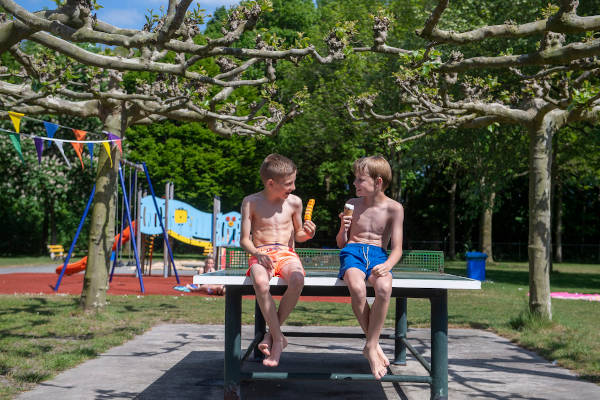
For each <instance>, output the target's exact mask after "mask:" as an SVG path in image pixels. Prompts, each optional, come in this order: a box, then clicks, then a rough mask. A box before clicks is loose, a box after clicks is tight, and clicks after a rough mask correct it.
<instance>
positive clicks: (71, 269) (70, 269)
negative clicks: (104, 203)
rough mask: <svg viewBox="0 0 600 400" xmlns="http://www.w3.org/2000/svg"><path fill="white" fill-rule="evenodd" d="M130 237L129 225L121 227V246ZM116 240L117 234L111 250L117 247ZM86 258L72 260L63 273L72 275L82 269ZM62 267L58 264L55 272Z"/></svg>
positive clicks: (85, 263) (117, 238)
mask: <svg viewBox="0 0 600 400" xmlns="http://www.w3.org/2000/svg"><path fill="white" fill-rule="evenodd" d="M133 229H134V230H135V222H133ZM130 238H131V232H130V231H129V227H127V228H125V229H123V232H122V236H121V246H123V245H124V244H125V243H127V242H128V241H129V239H130ZM118 241H119V235H117V236H115V240H114V243H113V247H112V251H115V250H116V249H117V242H118ZM87 259H88V258H87V256H85V257H83V258H82V259H81V260H79V261H76V262H73V263H71V264H67V268H66V269H65V275H73V274H76V273H78V272H81V271H83V270H84V269H85V267H86V265H87ZM62 269H63V266H62V265H59V266H58V267H56V273H57V274H60V271H62Z"/></svg>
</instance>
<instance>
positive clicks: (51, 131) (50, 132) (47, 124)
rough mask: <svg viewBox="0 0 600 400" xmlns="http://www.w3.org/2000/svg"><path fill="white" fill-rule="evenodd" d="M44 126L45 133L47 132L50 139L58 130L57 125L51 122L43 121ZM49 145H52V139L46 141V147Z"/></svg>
mask: <svg viewBox="0 0 600 400" xmlns="http://www.w3.org/2000/svg"><path fill="white" fill-rule="evenodd" d="M44 126H45V127H46V133H47V134H48V137H49V138H50V139H52V138H53V137H54V134H55V133H56V131H57V130H58V125H56V124H53V123H52V122H46V121H44ZM50 146H52V141H48V146H47V147H48V148H50Z"/></svg>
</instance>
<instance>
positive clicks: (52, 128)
mask: <svg viewBox="0 0 600 400" xmlns="http://www.w3.org/2000/svg"><path fill="white" fill-rule="evenodd" d="M8 116H9V117H10V120H11V121H12V124H13V127H14V128H15V130H14V131H10V130H7V129H2V128H0V131H2V132H7V133H8V134H9V136H10V141H11V142H12V144H13V146H14V148H15V150H16V151H17V153H18V154H19V158H20V159H21V162H23V164H25V159H24V158H23V151H22V150H21V137H25V138H30V139H33V142H34V144H35V149H36V152H37V157H38V163H40V164H41V162H42V153H43V151H44V142H48V143H47V146H46V148H50V146H51V145H52V143H54V144H55V145H56V147H57V148H58V151H59V152H60V154H61V155H62V157H63V159H64V160H65V162H66V163H67V165H68V166H69V167H70V166H71V163H70V162H69V159H68V158H67V156H66V155H65V151H64V148H63V145H64V144H65V143H70V144H71V146H72V147H73V149H74V150H75V153H76V154H77V157H78V158H79V161H80V162H81V168H82V169H83V168H84V165H83V158H82V153H83V148H84V147H83V145H84V144H87V148H88V151H89V153H90V164H93V158H94V145H95V144H102V147H103V148H104V150H105V151H106V154H108V158H109V160H110V165H111V167H112V165H113V161H112V156H111V154H110V149H111V145H115V144H116V145H117V147H118V148H119V151H120V152H121V155H122V154H123V146H122V143H121V142H122V140H123V139H122V138H120V137H119V136H117V135H115V134H113V133H110V132H107V131H103V132H102V133H103V134H104V135H105V136H106V137H107V138H106V139H104V140H86V137H87V135H88V134H89V133H92V134H94V133H93V132H87V131H84V130H81V129H75V128H70V127H67V126H63V125H59V124H55V123H52V122H48V121H42V120H39V119H36V118H32V117H28V116H26V115H25V114H23V113H18V112H15V111H8ZM23 118H25V119H30V120H33V121H38V122H43V124H44V127H45V129H46V134H47V136H46V137H44V136H38V135H33V134H27V133H21V120H22V119H23ZM59 128H67V129H70V130H71V131H72V132H73V134H74V135H75V138H76V140H68V139H59V138H55V137H54V135H55V134H56V131H58V129H59Z"/></svg>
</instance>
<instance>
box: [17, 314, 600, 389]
mask: <svg viewBox="0 0 600 400" xmlns="http://www.w3.org/2000/svg"><path fill="white" fill-rule="evenodd" d="M286 329H287V330H294V331H302V332H325V333H333V332H341V333H346V334H349V333H358V332H360V331H359V329H357V328H340V327H286ZM252 332H253V328H252V327H244V328H243V335H244V339H243V341H242V344H243V347H244V348H246V347H247V346H248V345H249V342H250V341H249V338H251V336H252ZM385 333H386V334H391V333H392V331H391V330H386V331H385ZM409 337H410V338H411V339H412V343H413V345H414V346H415V347H416V348H417V349H419V350H420V351H423V352H424V353H425V355H426V357H427V358H428V357H429V330H428V329H411V330H410V331H409ZM449 339H450V346H449V357H450V377H449V379H450V384H449V391H450V393H449V394H450V396H449V398H450V399H507V398H510V399H547V400H553V399H557V400H558V399H565V398H600V386H597V385H595V384H593V383H589V382H583V381H580V380H578V379H577V377H576V376H575V375H574V374H573V373H571V372H570V371H568V370H565V369H563V368H560V367H557V366H554V365H552V364H551V363H550V362H548V361H546V360H544V359H542V358H541V357H538V356H536V355H535V354H533V353H531V352H529V351H526V350H523V349H521V348H519V347H518V346H515V345H514V344H512V343H510V342H509V341H507V340H506V339H503V338H501V337H499V336H497V335H494V334H492V333H490V332H485V331H479V330H471V329H452V330H450V332H449ZM223 341H224V329H223V326H222V325H190V324H181V325H176V324H173V325H161V326H157V327H154V328H153V329H151V330H150V331H148V332H147V333H145V334H144V335H141V336H138V337H136V338H134V339H133V340H131V341H129V342H127V343H125V344H124V345H122V346H118V347H115V348H113V349H111V350H109V351H108V352H106V353H105V354H102V355H101V356H99V357H98V358H96V359H94V360H90V361H87V362H85V363H83V364H81V365H80V366H78V367H76V368H73V369H71V370H68V371H65V372H63V373H62V374H60V375H58V376H57V377H56V378H55V379H52V380H49V381H47V382H44V383H42V384H40V385H38V386H37V387H36V388H35V389H34V390H31V391H29V392H26V393H23V394H22V395H20V396H19V397H18V399H22V400H25V399H44V400H47V399H65V400H66V399H78V400H80V399H133V398H135V399H160V400H170V399H188V398H197V399H222V398H223ZM362 346H363V340H361V339H352V338H343V339H331V338H324V339H321V338H314V337H304V338H297V337H293V338H290V344H289V346H288V347H287V349H286V351H285V352H284V354H283V356H282V360H281V370H284V369H285V370H290V371H291V370H297V371H301V370H304V371H308V370H310V371H315V372H325V371H335V372H354V373H368V372H369V366H368V363H367V361H366V360H365V359H364V358H363V357H362V355H361V353H360V351H361V349H362ZM382 347H383V348H384V351H385V352H386V353H387V354H388V355H391V354H393V342H392V341H391V340H385V341H383V343H382ZM245 369H248V370H266V367H264V366H262V365H261V364H258V363H255V362H250V363H247V365H246V366H245ZM275 370H277V369H275ZM393 370H394V372H396V373H403V374H405V373H413V372H416V373H417V374H421V373H424V370H423V369H422V368H421V367H420V366H419V365H418V363H417V362H416V361H414V360H413V359H409V363H408V366H406V367H402V368H398V367H393ZM242 395H243V396H244V398H245V399H248V400H254V399H261V400H264V399H270V400H271V399H273V400H277V399H285V400H292V399H305V398H310V399H311V400H314V399H328V400H331V399H344V400H346V399H365V398H368V399H375V400H379V399H381V400H383V399H428V398H429V389H428V387H427V386H426V385H406V384H403V385H402V386H400V385H398V384H392V383H377V382H314V381H311V382H307V381H294V382H281V381H279V382H275V381H259V382H252V383H246V384H244V385H243V386H242Z"/></svg>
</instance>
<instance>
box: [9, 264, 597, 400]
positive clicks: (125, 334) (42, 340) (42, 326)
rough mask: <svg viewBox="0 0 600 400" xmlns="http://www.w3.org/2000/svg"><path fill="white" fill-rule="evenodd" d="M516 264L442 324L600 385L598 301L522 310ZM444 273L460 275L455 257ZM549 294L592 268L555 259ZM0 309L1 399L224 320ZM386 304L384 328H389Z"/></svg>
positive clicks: (197, 301)
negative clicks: (170, 327) (164, 326)
mask: <svg viewBox="0 0 600 400" xmlns="http://www.w3.org/2000/svg"><path fill="white" fill-rule="evenodd" d="M527 268H528V267H527V264H524V263H500V264H496V265H491V266H488V267H487V271H486V276H487V278H488V281H486V282H484V283H483V285H482V290H480V291H472V290H457V291H450V293H449V296H448V312H449V325H450V327H466V328H477V329H487V330H492V331H494V332H497V333H499V334H501V335H503V336H505V337H507V338H509V339H510V340H512V341H513V342H515V343H517V344H519V345H521V346H523V347H525V348H527V349H530V350H533V351H535V352H537V353H538V354H540V355H541V356H543V357H545V358H546V359H548V360H550V361H555V360H556V363H557V364H558V365H561V366H564V367H567V368H570V369H572V370H574V371H575V372H576V373H577V374H579V376H580V377H581V378H583V379H586V380H589V381H592V382H597V383H600V330H599V329H598V325H597V321H599V320H600V310H599V307H598V303H597V302H585V301H579V300H553V302H552V309H553V320H552V321H551V322H550V321H544V320H541V319H539V318H537V317H534V316H531V315H530V314H529V312H528V305H527V301H528V291H529V288H528V270H527ZM446 270H447V272H449V273H454V274H459V275H460V274H462V275H464V274H465V266H464V262H462V263H459V262H456V263H448V266H447V269H446ZM555 271H556V273H555V274H553V275H552V277H551V286H552V290H555V291H572V292H580V293H586V292H587V293H598V292H600V266H598V265H583V264H561V265H555ZM0 301H1V302H2V304H3V307H2V309H1V310H0V327H2V328H1V332H2V335H0V348H1V349H2V352H0V399H8V398H12V397H14V396H15V394H17V393H18V392H20V391H23V390H28V389H30V388H31V387H32V386H33V385H35V384H36V383H39V382H41V381H43V380H47V379H50V378H51V377H53V376H55V375H56V374H57V373H59V372H61V371H64V370H65V369H69V368H72V367H74V366H75V365H77V364H79V363H81V362H83V361H85V360H87V359H90V358H93V357H96V356H97V355H99V354H102V353H103V352H105V351H107V350H108V349H110V348H111V347H114V346H117V345H120V344H122V343H124V342H126V341H128V340H130V339H131V338H133V337H134V336H135V335H139V334H141V333H143V332H145V331H146V330H148V329H150V328H151V327H152V326H154V325H156V324H158V323H163V322H169V323H193V324H223V321H224V309H225V301H224V299H223V298H214V297H197V296H140V297H138V296H135V295H130V296H109V304H108V306H107V307H106V310H104V312H101V313H83V312H81V310H80V309H79V306H78V303H79V298H78V297H77V296H55V295H48V296H32V297H28V296H23V295H2V296H0ZM243 309H244V313H243V316H242V322H243V323H244V324H248V325H252V324H253V323H254V301H253V300H249V299H245V300H243ZM394 313H395V302H394V301H392V302H391V304H390V311H389V314H388V317H387V320H386V326H388V327H392V326H393V323H394V322H393V317H394ZM408 321H409V325H410V326H411V327H426V326H429V302H428V301H427V300H423V299H410V300H409V302H408ZM287 324H288V325H292V326H302V325H328V326H335V325H338V326H357V323H356V319H355V318H354V315H353V313H352V309H351V306H350V304H347V303H328V302H304V301H300V302H299V303H298V305H297V306H296V309H295V310H294V312H293V313H292V314H291V315H290V317H289V319H288V321H287Z"/></svg>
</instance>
